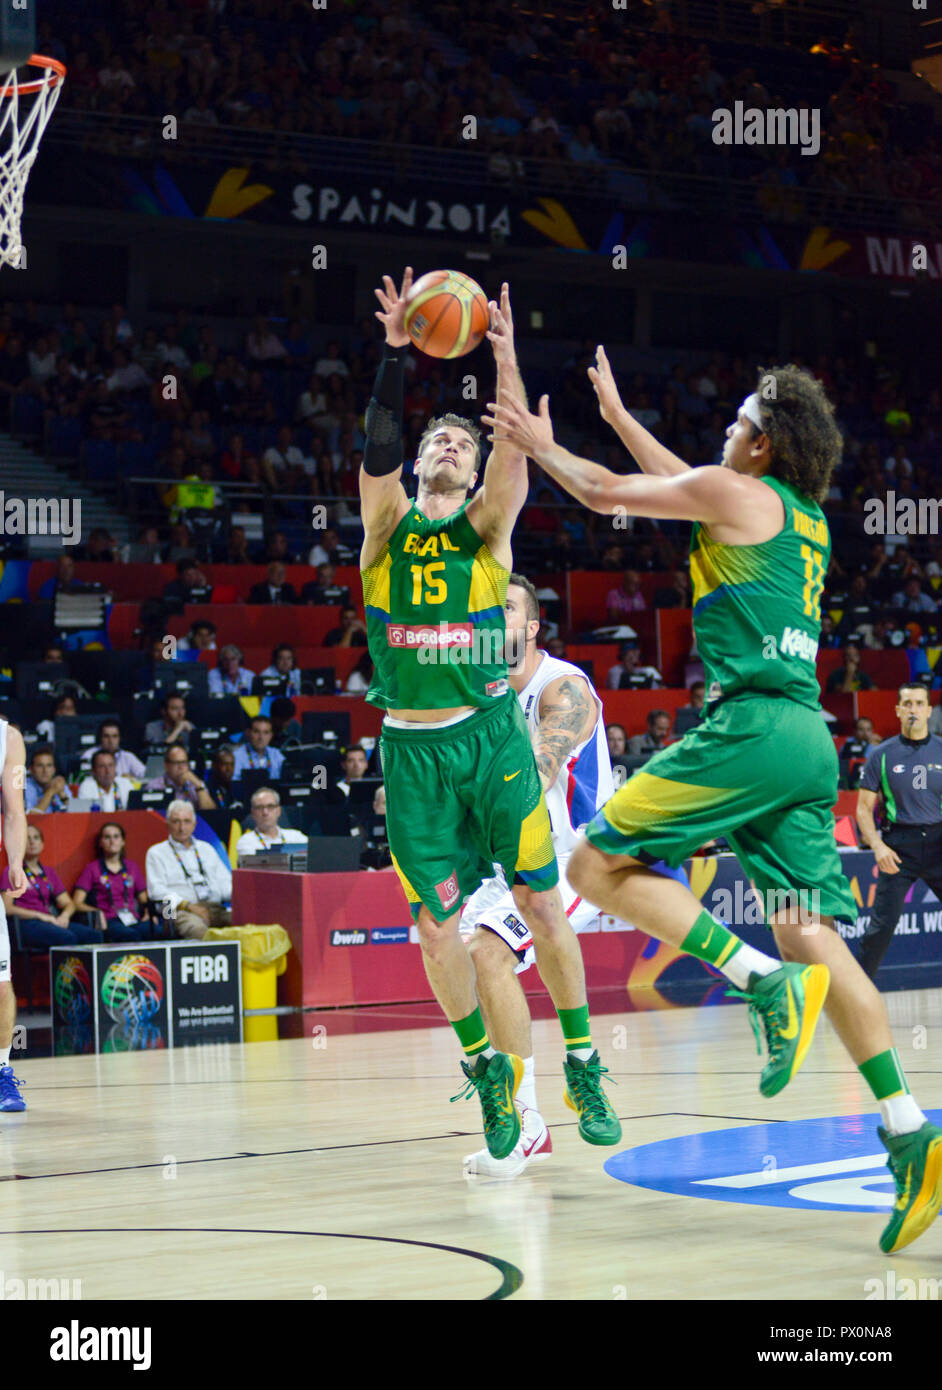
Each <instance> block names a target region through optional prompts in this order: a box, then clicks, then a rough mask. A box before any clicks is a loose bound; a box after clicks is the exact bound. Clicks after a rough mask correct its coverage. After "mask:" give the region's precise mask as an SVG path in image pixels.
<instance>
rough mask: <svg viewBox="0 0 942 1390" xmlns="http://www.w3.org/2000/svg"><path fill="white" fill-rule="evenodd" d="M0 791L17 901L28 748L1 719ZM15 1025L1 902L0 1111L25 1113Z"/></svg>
mask: <svg viewBox="0 0 942 1390" xmlns="http://www.w3.org/2000/svg"><path fill="white" fill-rule="evenodd" d="M0 769H2V771H0V788H2V791H3V802H2V806H3V816H2V839H3V842H4V844H5V846H6V852H7V865H8V867H9V870H10V888H9V892H10V893H11V894H12V896H13V897H14V898H18V897H19V896H20V895H21V894H22V893H25V892H26V889H27V882H26V874H25V873H24V872H23V856H24V854H25V853H26V810H25V808H24V805H23V787H24V785H25V783H26V747H25V745H24V743H23V735H22V734H21V733H20V731H19V729H14V728H13V727H12V726H11V725H10V724H8V723H7V721H6V720H5V719H0ZM15 1022H16V992H15V990H14V988H13V980H12V978H11V974H10V933H9V931H8V929H7V915H6V912H5V911H4V907H3V903H2V901H0V1110H25V1109H26V1102H25V1100H24V1099H23V1097H22V1096H21V1095H20V1092H19V1089H18V1088H19V1085H20V1084H21V1083H20V1082H18V1080H17V1078H16V1077H15V1076H14V1075H13V1068H12V1067H11V1066H10V1051H11V1049H12V1047H13V1025H14V1023H15Z"/></svg>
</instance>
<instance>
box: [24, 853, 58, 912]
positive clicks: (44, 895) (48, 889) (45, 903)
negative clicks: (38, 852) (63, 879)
mask: <svg viewBox="0 0 942 1390" xmlns="http://www.w3.org/2000/svg"><path fill="white" fill-rule="evenodd" d="M23 872H24V874H25V875H26V877H27V878H28V879H29V886H30V888H35V889H36V892H37V893H38V894H39V901H40V902H41V903H42V907H41V908H40V911H41V912H50V911H51V910H52V884H51V883H50V882H49V879H48V878H47V877H46V870H45V869H44V868H43V866H42V864H40V866H39V872H38V873H35V874H31V873H30V871H29V869H27V867H26V865H25V864H24V865H23ZM37 879H39V880H41V882H38V883H37V882H36V880H37ZM44 888H45V892H43V889H44Z"/></svg>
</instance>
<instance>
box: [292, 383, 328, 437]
mask: <svg viewBox="0 0 942 1390" xmlns="http://www.w3.org/2000/svg"><path fill="white" fill-rule="evenodd" d="M322 387H323V382H322V381H321V379H320V377H319V376H318V375H317V373H316V372H315V373H314V374H313V375H312V377H311V382H310V385H309V386H308V388H307V390H306V391H302V392H301V394H300V396H299V397H298V403H297V406H296V407H295V412H294V413H295V415H296V416H297V417H298V419H299V420H300V421H301V423H302V424H306V423H307V422H308V421H309V420H316V419H317V418H318V416H321V415H326V414H327V397H326V396H325V395H324V392H323V389H322Z"/></svg>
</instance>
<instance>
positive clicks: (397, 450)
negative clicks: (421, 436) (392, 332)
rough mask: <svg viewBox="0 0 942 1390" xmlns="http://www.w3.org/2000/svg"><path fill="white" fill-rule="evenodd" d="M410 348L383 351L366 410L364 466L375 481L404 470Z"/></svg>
mask: <svg viewBox="0 0 942 1390" xmlns="http://www.w3.org/2000/svg"><path fill="white" fill-rule="evenodd" d="M406 351H407V348H405V347H398V348H396V347H390V346H389V344H388V343H387V344H386V346H385V348H384V350H383V360H382V362H381V363H380V364H379V371H378V372H377V373H376V381H375V383H374V386H373V394H372V396H371V397H370V403H369V405H368V406H367V408H366V447H365V448H364V450H363V467H364V468H365V469H366V471H367V473H369V475H370V477H371V478H381V477H383V476H384V475H385V474H387V473H395V471H396V469H397V468H401V467H402V397H403V378H404V374H405V357H406Z"/></svg>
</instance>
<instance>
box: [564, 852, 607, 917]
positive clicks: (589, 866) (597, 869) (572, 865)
mask: <svg viewBox="0 0 942 1390" xmlns="http://www.w3.org/2000/svg"><path fill="white" fill-rule="evenodd" d="M608 868H609V857H608V856H607V855H605V854H603V853H602V852H601V850H597V849H596V848H595V846H594V845H590V844H589V842H588V840H580V841H579V843H578V844H577V845H576V847H575V849H574V850H573V852H572V856H571V858H570V860H569V863H568V865H567V866H566V877H567V878H568V880H569V883H570V886H571V887H572V888H574V889H575V891H576V892H577V893H578V894H579V896H580V897H582V898H587V899H588V900H589V902H591V901H592V894H591V892H590V891H589V890H590V889H591V886H592V884H593V883H598V882H599V875H600V874H604V873H606V872H607V870H608Z"/></svg>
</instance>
